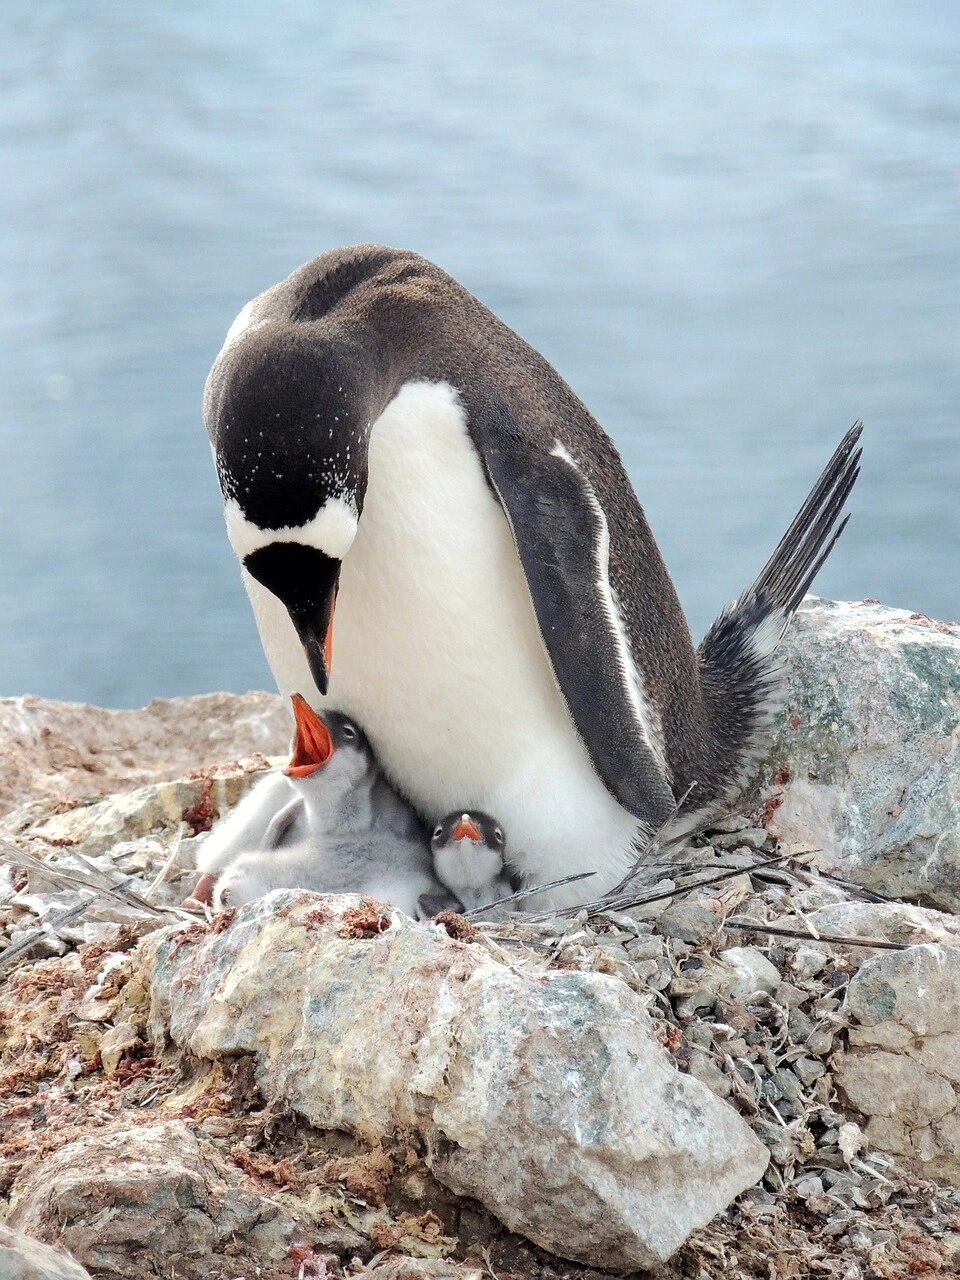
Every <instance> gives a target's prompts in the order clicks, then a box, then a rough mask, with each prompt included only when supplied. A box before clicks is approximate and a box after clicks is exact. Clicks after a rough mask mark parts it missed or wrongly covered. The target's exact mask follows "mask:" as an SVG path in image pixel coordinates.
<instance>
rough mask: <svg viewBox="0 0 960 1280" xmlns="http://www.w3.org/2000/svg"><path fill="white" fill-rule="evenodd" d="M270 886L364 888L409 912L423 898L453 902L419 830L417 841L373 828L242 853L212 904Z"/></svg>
mask: <svg viewBox="0 0 960 1280" xmlns="http://www.w3.org/2000/svg"><path fill="white" fill-rule="evenodd" d="M274 889H307V890H310V891H311V892H313V893H362V894H365V895H367V896H369V897H371V898H375V899H376V900H377V901H378V902H388V903H391V904H392V905H393V906H395V907H397V908H399V910H401V911H404V912H406V914H407V915H410V916H417V915H420V916H422V915H423V914H424V912H423V911H422V910H421V909H420V907H419V903H420V899H421V898H428V899H429V900H430V901H431V902H432V901H434V900H436V901H437V902H439V904H440V905H439V906H438V907H437V910H443V909H445V908H449V909H456V907H457V903H456V901H455V900H454V899H453V897H452V895H451V894H450V893H449V892H448V891H447V890H445V889H444V887H443V885H441V884H440V882H439V880H438V879H437V878H436V876H435V875H434V873H433V868H432V866H431V864H430V854H429V852H428V850H427V844H426V840H425V838H424V836H423V833H422V832H421V834H420V838H419V839H418V840H404V839H403V838H402V837H399V836H397V835H396V834H394V833H393V832H391V831H378V830H372V831H370V832H368V833H367V834H366V835H358V834H356V833H351V834H350V835H348V836H347V837H345V838H343V839H342V840H340V841H329V840H328V841H327V842H325V843H324V844H322V845H320V846H319V847H318V846H317V845H315V844H314V843H313V841H311V840H306V841H304V842H303V843H302V844H300V845H295V846H293V847H290V848H283V849H272V850H268V851H267V852H265V853H246V854H243V855H242V856H241V857H239V858H237V860H236V861H235V862H232V863H231V864H230V866H229V867H227V869H226V870H225V871H224V873H223V875H222V876H221V877H220V879H219V880H218V881H217V883H216V885H215V887H214V891H213V902H214V907H215V908H216V909H217V910H218V911H220V910H223V908H224V907H239V906H242V905H243V904H244V903H245V902H252V901H253V900H254V899H255V898H262V897H263V895H264V894H266V893H270V892H271V891H272V890H274ZM431 914H433V913H431Z"/></svg>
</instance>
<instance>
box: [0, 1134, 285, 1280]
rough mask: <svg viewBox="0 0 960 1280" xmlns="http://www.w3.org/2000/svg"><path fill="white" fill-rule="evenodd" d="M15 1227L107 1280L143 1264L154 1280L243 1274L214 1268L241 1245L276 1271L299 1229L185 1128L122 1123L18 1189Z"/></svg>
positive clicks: (66, 1152) (50, 1160)
mask: <svg viewBox="0 0 960 1280" xmlns="http://www.w3.org/2000/svg"><path fill="white" fill-rule="evenodd" d="M8 1221H9V1222H10V1223H11V1224H12V1225H13V1226H14V1227H16V1228H17V1229H18V1230H22V1231H26V1232H29V1233H30V1234H31V1235H36V1236H40V1237H44V1238H48V1239H57V1240H60V1241H62V1242H63V1244H64V1246H65V1247H66V1248H68V1249H69V1250H70V1251H71V1253H72V1254H73V1255H74V1256H75V1257H76V1258H78V1259H79V1260H80V1261H81V1262H83V1264H84V1265H85V1266H87V1267H88V1268H89V1269H90V1270H91V1271H92V1272H93V1273H94V1275H95V1276H96V1277H97V1280H109V1277H111V1276H127V1275H129V1265H130V1262H131V1261H132V1260H135V1259H137V1258H138V1257H139V1258H141V1259H142V1262H143V1274H144V1275H153V1274H158V1273H161V1274H162V1273H163V1260H164V1258H168V1259H176V1260H177V1265H176V1268H175V1269H176V1274H177V1276H178V1277H180V1278H181V1280H188V1278H189V1277H194V1278H195V1280H205V1278H206V1277H208V1276H209V1277H214V1276H216V1277H219V1276H221V1275H236V1274H238V1271H237V1267H238V1261H239V1260H237V1259H234V1260H233V1262H232V1268H233V1269H232V1270H231V1269H230V1267H229V1266H228V1269H227V1271H226V1272H224V1271H222V1270H221V1269H220V1268H219V1267H217V1266H215V1265H214V1263H215V1262H216V1261H218V1260H221V1259H218V1258H216V1256H215V1255H219V1254H221V1252H222V1251H223V1250H224V1249H225V1248H227V1249H228V1251H229V1246H230V1243H231V1241H232V1240H233V1238H234V1237H235V1236H241V1237H244V1238H245V1239H246V1241H247V1242H248V1243H249V1242H250V1241H251V1240H252V1241H254V1242H255V1244H256V1245H257V1246H258V1248H257V1253H258V1255H259V1256H258V1259H257V1260H258V1261H259V1262H266V1261H268V1260H277V1259H279V1258H282V1257H283V1256H284V1255H285V1253H286V1247H287V1244H288V1242H289V1239H290V1236H291V1233H292V1230H293V1224H292V1222H290V1221H289V1219H287V1218H286V1217H285V1215H284V1214H283V1213H282V1212H281V1210H280V1208H279V1206H278V1205H277V1204H276V1203H275V1202H274V1201H272V1200H270V1199H269V1198H268V1197H264V1196H260V1195H256V1194H254V1193H252V1192H251V1191H250V1190H247V1189H245V1188H244V1187H243V1186H242V1178H241V1175H240V1174H239V1172H238V1171H237V1170H236V1169H235V1168H233V1169H231V1168H230V1167H229V1166H228V1165H227V1164H226V1163H225V1162H224V1161H223V1160H222V1158H220V1157H219V1156H218V1155H217V1153H216V1152H215V1151H213V1149H212V1147H211V1146H210V1144H209V1143H206V1144H205V1147H204V1149H203V1150H201V1145H200V1141H199V1140H198V1138H197V1136H196V1135H195V1134H194V1133H193V1132H192V1131H191V1130H190V1129H189V1128H188V1127H187V1126H186V1125H185V1124H184V1123H183V1122H182V1121H180V1120H170V1121H166V1122H163V1121H161V1122H154V1123H151V1124H136V1123H129V1122H128V1123H126V1124H124V1123H120V1124H116V1125H113V1126H111V1127H110V1128H108V1129H107V1131H106V1132H101V1133H97V1134H94V1135H92V1136H86V1137H83V1138H80V1139H78V1140H77V1141H75V1142H71V1143H69V1144H67V1145H66V1146H64V1147H61V1148H60V1150H59V1151H56V1152H54V1153H53V1154H52V1155H49V1156H47V1157H46V1158H45V1159H43V1160H41V1161H39V1163H38V1164H37V1165H36V1167H35V1168H34V1169H33V1170H31V1172H30V1173H28V1174H27V1175H26V1176H25V1177H24V1178H22V1179H20V1180H19V1181H18V1183H17V1185H16V1187H15V1189H14V1193H13V1197H12V1201H11V1212H10V1215H9V1218H8ZM191 1258H192V1259H194V1260H195V1261H196V1270H190V1269H189V1265H190V1264H189V1261H186V1260H189V1259H191ZM227 1261H228V1262H229V1259H227ZM80 1274H81V1275H82V1274H85V1273H82V1272H81V1273H80ZM0 1276H2V1277H3V1280H6V1273H5V1272H3V1271H2V1270H0ZM63 1280H72V1277H70V1275H69V1273H65V1274H64V1277H63Z"/></svg>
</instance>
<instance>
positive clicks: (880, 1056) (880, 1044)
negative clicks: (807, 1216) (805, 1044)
mask: <svg viewBox="0 0 960 1280" xmlns="http://www.w3.org/2000/svg"><path fill="white" fill-rule="evenodd" d="M846 1012H847V1013H848V1015H849V1016H850V1018H851V1019H852V1022H853V1025H851V1027H850V1032H849V1040H850V1048H849V1050H848V1052H847V1054H846V1056H845V1058H844V1060H843V1063H842V1066H841V1069H840V1071H839V1072H838V1079H839V1083H840V1086H841V1088H842V1090H843V1092H844V1094H845V1096H846V1098H847V1100H848V1102H849V1103H850V1104H851V1105H852V1106H854V1107H856V1108H857V1110H858V1111H861V1112H863V1114H864V1115H865V1116H868V1117H869V1123H868V1124H867V1128H866V1133H867V1137H868V1139H869V1140H870V1142H871V1144H872V1145H873V1146H874V1147H875V1148H877V1149H879V1150H881V1151H887V1152H890V1153H891V1154H892V1155H895V1156H898V1157H899V1158H900V1159H901V1161H902V1162H905V1163H906V1164H907V1165H908V1166H909V1167H913V1168H916V1169H917V1170H918V1171H921V1172H922V1173H923V1175H924V1176H925V1177H936V1178H941V1179H943V1180H944V1181H948V1182H952V1183H954V1184H957V1185H960V951H958V950H957V949H956V947H955V946H954V947H945V946H940V945H937V944H926V945H923V946H916V947H910V948H908V949H907V950H906V951H893V952H886V953H883V954H880V955H877V956H873V957H871V958H870V959H869V960H866V961H865V962H864V963H863V965H862V966H861V967H860V969H859V970H858V971H857V973H856V974H855V975H854V976H853V978H852V979H851V980H850V985H849V987H848V990H847V998H846Z"/></svg>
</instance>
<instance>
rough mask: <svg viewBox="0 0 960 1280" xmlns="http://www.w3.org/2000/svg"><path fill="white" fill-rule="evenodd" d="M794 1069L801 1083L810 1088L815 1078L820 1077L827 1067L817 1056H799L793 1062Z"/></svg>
mask: <svg viewBox="0 0 960 1280" xmlns="http://www.w3.org/2000/svg"><path fill="white" fill-rule="evenodd" d="M793 1071H794V1074H795V1075H796V1076H797V1077H798V1078H799V1080H800V1081H801V1083H802V1084H804V1085H806V1086H807V1087H808V1088H809V1086H810V1085H812V1084H813V1082H814V1081H815V1080H819V1079H820V1077H821V1076H822V1075H823V1073H824V1072H825V1071H826V1067H825V1066H824V1065H823V1063H822V1062H818V1061H817V1059H816V1058H798V1059H797V1060H796V1062H795V1063H794V1064H793Z"/></svg>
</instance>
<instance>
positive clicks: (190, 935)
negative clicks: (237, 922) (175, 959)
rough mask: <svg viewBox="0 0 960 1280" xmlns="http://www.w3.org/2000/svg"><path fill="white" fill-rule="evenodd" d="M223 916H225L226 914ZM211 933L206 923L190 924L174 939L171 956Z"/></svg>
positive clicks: (198, 921)
mask: <svg viewBox="0 0 960 1280" xmlns="http://www.w3.org/2000/svg"><path fill="white" fill-rule="evenodd" d="M223 914H224V915H225V914H226V912H224V913H223ZM228 923H229V921H228ZM224 927H226V926H224ZM209 932H210V931H209V929H208V928H207V924H206V921H202V922H201V921H200V920H197V921H196V922H195V923H194V924H188V925H187V927H186V928H185V929H184V930H183V932H182V933H178V934H177V936H176V937H175V938H174V940H173V946H172V947H171V948H170V955H171V956H174V955H176V953H177V952H178V951H179V950H180V948H181V947H183V946H186V944H187V943H188V942H197V941H198V940H199V939H200V938H205V937H206V936H207V934H208V933H209Z"/></svg>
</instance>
